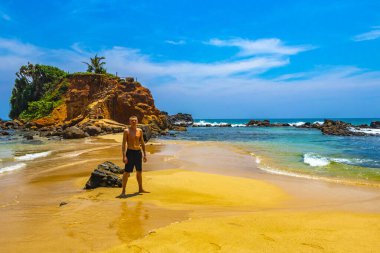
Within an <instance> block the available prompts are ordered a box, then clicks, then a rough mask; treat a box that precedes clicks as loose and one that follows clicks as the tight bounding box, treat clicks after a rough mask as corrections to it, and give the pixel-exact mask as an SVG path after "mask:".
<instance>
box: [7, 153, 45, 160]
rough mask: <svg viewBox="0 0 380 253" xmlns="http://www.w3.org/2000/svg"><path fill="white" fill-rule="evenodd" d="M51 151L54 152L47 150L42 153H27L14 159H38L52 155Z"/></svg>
mask: <svg viewBox="0 0 380 253" xmlns="http://www.w3.org/2000/svg"><path fill="white" fill-rule="evenodd" d="M51 153H52V152H51V151H46V152H41V153H34V154H26V155H23V156H17V157H15V158H14V159H15V160H16V161H31V160H34V159H38V158H41V157H47V156H49V155H51Z"/></svg>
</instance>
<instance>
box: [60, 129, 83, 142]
mask: <svg viewBox="0 0 380 253" xmlns="http://www.w3.org/2000/svg"><path fill="white" fill-rule="evenodd" d="M62 136H63V138H64V139H79V138H84V137H86V134H85V132H84V131H83V130H82V129H80V128H78V127H76V126H72V127H68V128H66V129H65V131H63V135H62Z"/></svg>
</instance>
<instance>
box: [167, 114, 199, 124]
mask: <svg viewBox="0 0 380 253" xmlns="http://www.w3.org/2000/svg"><path fill="white" fill-rule="evenodd" d="M168 122H169V124H170V125H173V126H181V127H188V126H191V125H193V124H194V119H193V117H192V116H191V115H190V114H186V113H177V114H175V115H171V116H169V117H168Z"/></svg>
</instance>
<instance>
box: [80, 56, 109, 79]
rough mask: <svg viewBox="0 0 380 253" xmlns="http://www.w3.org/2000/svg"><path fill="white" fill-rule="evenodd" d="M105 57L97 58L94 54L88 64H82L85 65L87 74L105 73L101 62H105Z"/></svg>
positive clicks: (103, 63)
mask: <svg viewBox="0 0 380 253" xmlns="http://www.w3.org/2000/svg"><path fill="white" fill-rule="evenodd" d="M105 59H106V57H103V56H102V57H98V55H97V54H96V55H95V57H94V58H90V63H88V62H83V63H84V64H86V65H87V72H94V73H96V74H104V73H106V69H105V68H103V65H105V64H106V63H105V62H102V60H105Z"/></svg>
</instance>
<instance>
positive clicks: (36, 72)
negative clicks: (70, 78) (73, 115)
mask: <svg viewBox="0 0 380 253" xmlns="http://www.w3.org/2000/svg"><path fill="white" fill-rule="evenodd" d="M16 76H17V78H16V80H15V85H14V88H13V90H12V96H11V99H10V103H11V111H10V113H9V117H10V118H12V119H14V118H17V117H19V115H20V114H21V113H22V112H23V111H24V110H26V109H28V106H29V103H31V102H34V101H38V100H40V99H41V98H43V97H44V96H46V95H47V94H50V93H52V92H53V91H54V90H55V88H56V87H57V84H58V83H59V82H60V80H62V78H64V77H65V76H66V73H65V72H64V71H63V70H60V69H59V68H56V67H52V66H47V65H40V64H35V65H34V64H31V63H28V64H27V65H23V66H21V68H20V70H19V71H18V72H17V73H16ZM49 99H50V100H52V101H54V100H55V99H59V98H53V97H52V96H50V97H49ZM49 107H50V106H49Z"/></svg>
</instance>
